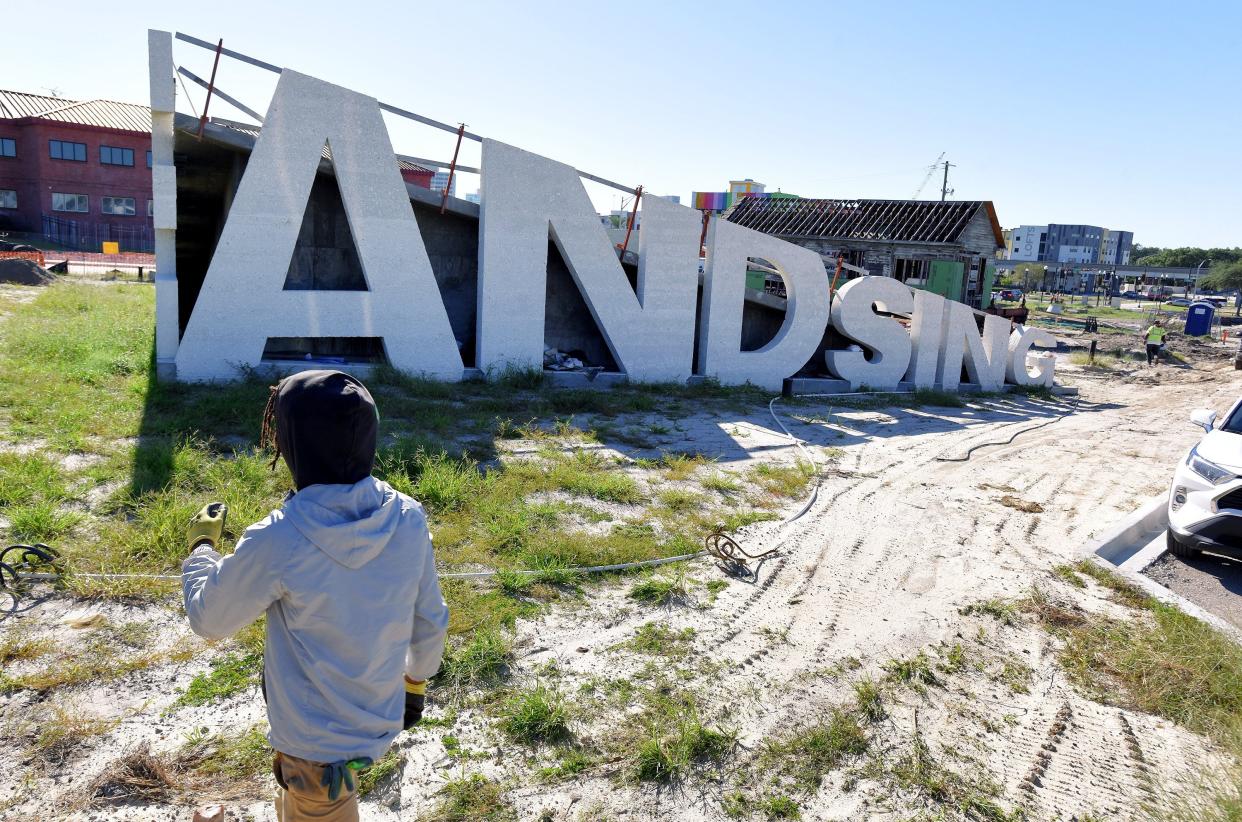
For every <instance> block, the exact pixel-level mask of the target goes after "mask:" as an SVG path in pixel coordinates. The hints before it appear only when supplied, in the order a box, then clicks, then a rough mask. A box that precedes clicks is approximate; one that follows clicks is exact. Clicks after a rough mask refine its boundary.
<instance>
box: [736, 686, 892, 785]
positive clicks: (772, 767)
mask: <svg viewBox="0 0 1242 822" xmlns="http://www.w3.org/2000/svg"><path fill="white" fill-rule="evenodd" d="M875 704H878V695H877V701H876V702H875V703H873V706H874V705H875ZM866 750H867V736H866V734H865V733H864V732H863V728H862V725H861V724H860V723H859V721H858V718H857V716H855V715H854V714H853V713H851V712H848V711H845V710H842V709H840V708H834V709H833V710H832V711H831V713H829V715H828V718H827V719H826V720H825V721H822V722H820V723H819V724H816V725H813V726H811V727H809V728H803V729H801V730H798V731H795V732H794V733H792V734H790V735H789V736H788V737H786V738H784V739H779V740H774V741H770V742H768V743H767V745H766V746H765V748H764V751H763V753H762V755H761V756H760V763H761V766H762V767H763V768H765V769H768V770H769V771H770V772H771V773H772V774H773V775H775V776H777V777H779V778H781V779H782V780H783V781H785V782H788V783H790V784H792V785H793V786H794V787H795V788H796V789H797V790H799V791H801V792H802V793H806V794H811V793H814V792H815V791H817V790H818V789H819V785H820V782H821V781H822V780H823V778H824V776H825V775H826V774H828V773H829V772H831V771H833V770H836V769H837V768H838V767H840V766H841V764H842V763H844V762H845V761H846V760H847V759H849V758H851V757H854V756H858V755H860V754H862V753H864V752H866Z"/></svg>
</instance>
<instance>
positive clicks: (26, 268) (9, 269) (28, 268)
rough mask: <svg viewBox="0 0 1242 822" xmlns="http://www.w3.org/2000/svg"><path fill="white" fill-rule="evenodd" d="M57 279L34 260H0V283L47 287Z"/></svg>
mask: <svg viewBox="0 0 1242 822" xmlns="http://www.w3.org/2000/svg"><path fill="white" fill-rule="evenodd" d="M54 279H56V277H55V275H53V274H51V273H49V272H48V270H47V269H45V268H43V267H41V266H40V265H39V264H38V263H36V262H34V261H33V260H22V259H14V260H0V283H5V284H7V285H47V284H48V283H50V282H52V280H54Z"/></svg>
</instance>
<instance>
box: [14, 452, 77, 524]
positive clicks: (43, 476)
mask: <svg viewBox="0 0 1242 822" xmlns="http://www.w3.org/2000/svg"><path fill="white" fill-rule="evenodd" d="M67 497H68V491H67V489H66V486H65V478H64V476H63V475H62V473H61V470H60V466H59V465H57V464H56V463H55V462H53V461H52V460H49V459H47V458H46V457H44V456H42V455H40V454H16V453H12V452H7V451H0V510H3V509H4V508H7V507H9V506H13V505H29V504H30V503H33V502H37V501H39V500H53V501H58V500H63V499H66V498H67Z"/></svg>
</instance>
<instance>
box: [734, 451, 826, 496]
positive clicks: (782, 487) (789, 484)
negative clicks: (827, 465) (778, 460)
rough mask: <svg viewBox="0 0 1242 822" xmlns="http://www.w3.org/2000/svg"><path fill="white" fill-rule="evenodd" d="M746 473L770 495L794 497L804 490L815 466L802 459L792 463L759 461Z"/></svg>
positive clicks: (813, 472)
mask: <svg viewBox="0 0 1242 822" xmlns="http://www.w3.org/2000/svg"><path fill="white" fill-rule="evenodd" d="M747 473H748V475H749V479H750V481H751V482H753V483H755V484H756V485H758V486H759V487H760V488H762V489H763V490H764V491H766V492H767V493H769V494H771V495H772V496H775V497H796V496H799V495H801V494H802V493H803V492H804V491H805V490H806V485H807V483H808V482H810V480H811V478H812V477H814V476H815V467H814V466H813V465H811V464H810V463H809V462H806V461H804V460H798V462H797V463H795V464H794V465H777V464H773V463H767V462H761V463H759V464H758V465H755V466H753V467H752V468H751V469H750V470H749V471H748V472H747Z"/></svg>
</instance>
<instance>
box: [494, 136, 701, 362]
mask: <svg viewBox="0 0 1242 822" xmlns="http://www.w3.org/2000/svg"><path fill="white" fill-rule="evenodd" d="M483 175H484V177H483V187H482V207H481V209H480V214H481V222H480V225H479V291H478V294H479V303H478V305H479V312H478V316H479V338H478V351H479V367H480V368H482V369H484V370H485V371H490V370H493V369H497V368H501V369H503V368H506V367H518V368H542V367H543V342H544V305H545V302H544V301H545V299H546V295H547V273H548V236H549V234H551V237H552V240H553V241H554V242H555V243H556V247H557V249H558V250H559V251H560V252H561V256H562V258H564V260H565V263H566V265H567V266H568V267H569V271H570V273H571V274H572V275H573V278H574V282H575V283H576V284H577V286H578V290H579V291H581V292H582V297H583V300H584V301H585V302H586V304H587V307H588V308H589V309H590V312H591V316H592V317H593V318H594V319H595V323H596V325H598V326H599V329H600V331H601V332H602V333H603V336H604V341H605V342H606V343H607V345H608V349H609V351H611V352H612V355H613V357H614V358H616V360H617V364H618V365H619V366H620V367H621V369H622V370H623V371H625V372H626V374H627V375H628V376H629V378H630V379H632V380H643V381H651V382H662V381H678V382H684V381H685V380H686V379H687V378H688V377H689V376H690V370H691V366H692V365H693V362H692V361H693V357H694V308H695V297H696V294H697V291H698V275H697V271H698V257H699V249H698V241H699V217H698V212H696V211H694V210H693V209H689V208H685V207H683V206H678V205H673V204H672V203H669V202H667V201H665V200H661V199H659V198H658V197H648V198H644V199H643V205H642V209H643V222H642V230H641V231H640V232H638V236H639V264H638V288H637V294H635V289H634V288H632V287H631V286H630V283H629V280H628V279H626V276H625V270H624V269H623V268H622V267H621V263H620V261H619V260H618V259H617V252H616V250H615V249H614V248H613V246H612V243H611V242H610V241H609V239H608V234H607V232H605V231H604V229H603V227H602V226H601V225H600V222H599V217H598V216H597V215H596V213H595V208H594V207H593V206H592V205H591V200H590V198H589V197H588V196H587V193H586V189H584V188H583V186H582V181H581V180H580V179H579V177H578V172H576V171H574V170H573V168H571V167H570V166H567V165H565V164H563V163H558V162H556V161H555V160H549V159H547V158H546V157H540V156H539V155H537V154H531V153H530V152H528V151H522V150H521V149H518V148H514V147H513V146H509V145H505V144H504V143H500V142H497V141H495V140H484V141H483Z"/></svg>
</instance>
